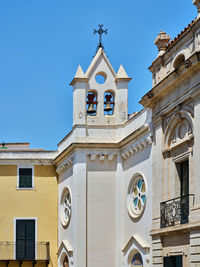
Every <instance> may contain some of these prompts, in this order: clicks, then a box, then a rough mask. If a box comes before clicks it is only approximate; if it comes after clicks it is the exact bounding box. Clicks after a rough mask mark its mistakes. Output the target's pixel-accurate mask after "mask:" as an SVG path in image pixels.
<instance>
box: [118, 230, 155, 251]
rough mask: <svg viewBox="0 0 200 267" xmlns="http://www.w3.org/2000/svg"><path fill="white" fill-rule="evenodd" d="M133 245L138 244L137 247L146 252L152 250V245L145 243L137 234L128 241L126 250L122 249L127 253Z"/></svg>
mask: <svg viewBox="0 0 200 267" xmlns="http://www.w3.org/2000/svg"><path fill="white" fill-rule="evenodd" d="M133 243H136V244H137V245H139V247H140V248H142V249H144V250H147V251H149V250H150V245H149V244H147V243H146V242H145V241H143V240H142V239H141V237H140V236H138V235H137V234H135V235H132V236H131V237H130V239H129V240H128V242H127V243H126V245H125V246H124V248H123V249H122V252H123V253H126V251H127V250H129V248H130V247H131V246H132V245H133Z"/></svg>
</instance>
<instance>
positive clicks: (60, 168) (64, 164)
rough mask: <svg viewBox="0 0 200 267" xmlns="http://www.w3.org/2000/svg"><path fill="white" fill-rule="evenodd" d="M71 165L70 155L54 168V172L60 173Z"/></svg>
mask: <svg viewBox="0 0 200 267" xmlns="http://www.w3.org/2000/svg"><path fill="white" fill-rule="evenodd" d="M72 165H73V157H71V158H70V159H66V160H64V161H63V162H62V163H61V164H60V165H59V166H58V167H57V168H56V172H57V173H58V174H61V173H62V172H64V171H65V170H67V169H68V168H69V167H70V166H72Z"/></svg>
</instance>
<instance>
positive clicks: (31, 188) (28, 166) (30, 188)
mask: <svg viewBox="0 0 200 267" xmlns="http://www.w3.org/2000/svg"><path fill="white" fill-rule="evenodd" d="M27 168H28V169H32V187H19V169H27ZM17 189H19V190H33V189H34V166H33V165H23V166H21V165H18V166H17Z"/></svg>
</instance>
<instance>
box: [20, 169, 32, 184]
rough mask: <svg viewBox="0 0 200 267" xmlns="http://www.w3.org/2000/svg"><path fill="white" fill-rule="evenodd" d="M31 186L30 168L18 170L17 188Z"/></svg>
mask: <svg viewBox="0 0 200 267" xmlns="http://www.w3.org/2000/svg"><path fill="white" fill-rule="evenodd" d="M32 186H33V185H32V168H19V188H31V187H32Z"/></svg>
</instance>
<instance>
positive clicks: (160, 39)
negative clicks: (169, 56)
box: [154, 30, 170, 52]
mask: <svg viewBox="0 0 200 267" xmlns="http://www.w3.org/2000/svg"><path fill="white" fill-rule="evenodd" d="M169 40H170V35H168V34H166V32H164V31H163V30H161V32H160V33H159V34H158V36H157V37H156V39H155V40H154V44H155V45H156V46H157V48H158V51H159V52H160V51H165V50H166V47H167V44H168V42H169Z"/></svg>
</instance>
